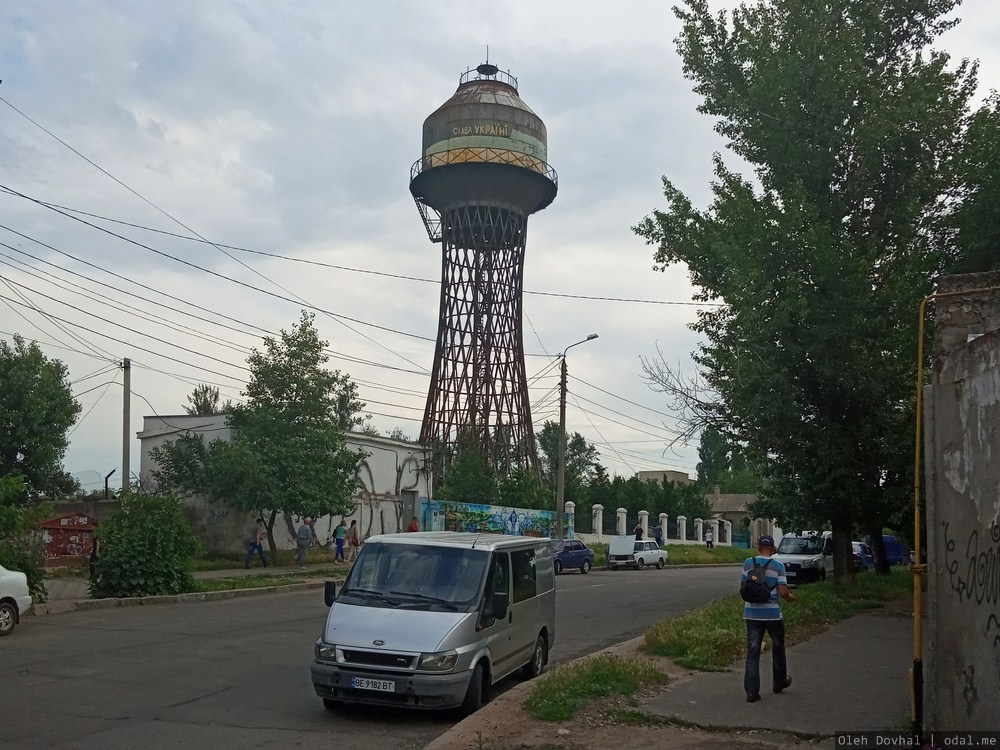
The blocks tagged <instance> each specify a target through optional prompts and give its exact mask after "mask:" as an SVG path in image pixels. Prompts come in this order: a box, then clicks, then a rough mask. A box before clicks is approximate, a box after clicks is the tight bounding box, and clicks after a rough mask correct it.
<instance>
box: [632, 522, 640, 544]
mask: <svg viewBox="0 0 1000 750" xmlns="http://www.w3.org/2000/svg"><path fill="white" fill-rule="evenodd" d="M632 534H633V535H634V536H635V538H636V541H641V540H642V524H641V523H637V524H636V525H635V528H634V529H632Z"/></svg>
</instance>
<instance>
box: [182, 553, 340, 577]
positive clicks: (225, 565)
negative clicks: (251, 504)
mask: <svg viewBox="0 0 1000 750" xmlns="http://www.w3.org/2000/svg"><path fill="white" fill-rule="evenodd" d="M264 554H265V555H267V559H268V561H269V562H270V561H271V559H272V557H273V556H272V555H271V552H270V550H266V549H265V550H264ZM334 554H335V553H334V552H333V551H330V550H322V549H311V550H309V557H308V561H309V562H310V563H332V562H333V556H334ZM243 559H244V558H243V555H236V554H234V555H214V556H212V557H200V558H198V559H197V560H193V561H192V562H191V566H190V570H191V571H192V572H198V571H202V570H231V569H233V568H242V567H243ZM254 559H255V560H256V561H257V562H259V561H260V558H258V557H256V556H255V558H254ZM276 563H277V565H292V564H294V563H295V550H293V549H279V550H278V554H277V559H276Z"/></svg>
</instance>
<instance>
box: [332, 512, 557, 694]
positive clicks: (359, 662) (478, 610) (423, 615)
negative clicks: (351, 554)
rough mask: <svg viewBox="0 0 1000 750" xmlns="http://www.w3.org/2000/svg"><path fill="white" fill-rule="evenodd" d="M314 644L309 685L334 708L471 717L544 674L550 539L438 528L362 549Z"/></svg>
mask: <svg viewBox="0 0 1000 750" xmlns="http://www.w3.org/2000/svg"><path fill="white" fill-rule="evenodd" d="M325 599H326V603H327V605H328V606H329V607H330V611H329V614H328V615H327V619H326V626H325V628H324V630H323V635H322V637H321V638H320V639H319V640H318V641H317V642H316V647H315V654H314V660H313V663H312V681H313V688H314V689H315V691H316V694H317V695H318V696H319V697H320V698H322V699H323V705H324V706H326V707H327V708H328V709H336V708H337V707H338V706H339V705H340V704H341V703H368V704H377V705H392V706H407V707H411V708H455V707H461V708H462V710H463V712H464V713H467V714H468V713H472V712H474V711H476V710H477V709H478V708H479V707H480V706H481V705H482V704H483V703H484V702H485V701H487V700H489V698H490V695H491V689H492V686H493V685H494V684H496V683H497V682H498V681H500V680H502V679H503V678H504V677H506V676H508V675H510V674H511V673H513V672H515V671H517V670H521V673H522V675H523V676H524V677H525V678H526V679H530V678H532V677H535V676H537V675H539V674H541V672H542V671H543V670H544V669H545V665H546V663H547V662H548V655H549V652H550V651H551V649H552V646H553V644H554V642H555V571H554V568H553V563H552V552H551V544H550V540H549V539H547V538H536V537H516V536H502V535H490V534H475V533H456V532H448V531H431V532H417V533H408V534H385V535H381V536H374V537H371V538H369V539H367V540H366V541H365V544H364V547H362V549H361V554H360V555H359V556H358V559H357V561H356V562H355V563H354V565H353V566H352V568H351V571H350V573H348V575H347V579H346V580H345V581H344V584H343V586H342V587H341V588H340V590H339V591H336V588H335V585H334V584H333V583H332V582H328V583H327V584H326V591H325Z"/></svg>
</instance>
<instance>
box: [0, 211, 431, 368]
mask: <svg viewBox="0 0 1000 750" xmlns="http://www.w3.org/2000/svg"><path fill="white" fill-rule="evenodd" d="M0 228H3V229H7V227H4V226H3V225H2V224H0ZM8 231H11V232H13V233H14V234H16V235H18V236H19V237H23V238H25V239H27V240H28V241H30V242H33V243H35V244H37V245H39V246H41V247H44V248H46V249H47V250H52V251H53V252H55V253H58V254H59V255H62V256H65V257H67V258H69V259H70V260H73V261H75V262H77V263H81V264H83V265H86V266H88V267H90V268H94V269H95V270H98V271H101V272H102V273H106V274H108V275H110V276H113V277H115V278H118V279H121V280H122V281H125V282H127V283H129V284H133V285H135V286H137V287H139V288H140V289H144V290H146V291H149V292H152V293H154V294H158V295H160V296H162V297H166V298H167V299H169V300H172V301H175V302H180V303H181V304H184V305H187V306H188V307H191V308H193V309H195V310H200V311H201V312H205V313H209V314H210V315H215V316H218V317H220V318H223V319H225V320H230V321H233V322H235V323H241V324H243V325H245V326H247V327H249V328H254V329H256V330H257V331H260V332H261V333H263V334H267V335H269V336H279V335H280V334H278V333H276V332H274V331H270V330H268V329H267V328H262V327H261V326H257V325H254V324H253V323H248V322H245V321H242V320H240V319H239V318H235V317H232V316H230V315H226V314H225V313H221V312H218V311H216V310H212V309H210V308H208V307H204V306H202V305H199V304H196V303H194V302H190V301H188V300H185V299H183V298H181V297H175V296H172V295H168V294H166V293H165V292H161V291H160V290H159V289H155V288H153V287H151V286H149V285H147V284H143V283H141V282H139V281H135V280H134V279H131V278H129V277H127V276H123V275H122V274H119V273H116V272H115V271H111V270H108V269H107V268H104V267H103V266H100V265H97V264H96V263H91V262H90V261H88V260H84V259H83V258H80V257H78V256H76V255H73V254H72V253H68V252H66V251H64V250H60V249H59V248H57V247H55V246H53V245H49V244H48V243H45V242H42V241H41V240H39V239H36V238H34V237H30V236H29V235H25V234H22V233H20V232H14V231H13V230H10V229H8ZM0 246H3V247H6V248H7V249H9V250H13V251H14V252H16V253H19V254H21V255H25V256H27V257H29V258H31V259H32V260H35V261H37V262H39V263H42V264H44V265H47V266H51V267H53V268H57V269H59V270H60V271H63V272H65V273H68V274H71V275H72V276H76V277H78V278H81V279H85V280H87V281H89V282H91V283H92V284H98V285H100V286H102V287H103V288H109V289H114V290H115V291H118V292H121V293H122V294H128V295H130V296H134V297H136V298H138V299H141V300H143V301H145V302H149V303H150V304H152V305H156V306H157V307H161V308H164V309H167V310H172V311H173V312H176V313H179V314H181V315H186V316H188V317H191V318H195V319H196V320H200V321H203V322H205V323H210V324H211V325H216V326H219V327H221V328H226V329H228V330H231V331H235V332H237V333H241V334H243V335H245V336H252V337H254V338H259V337H260V335H259V334H256V333H249V332H247V331H244V330H241V329H239V328H235V327H233V326H230V325H226V324H225V323H219V322H218V321H214V320H207V319H205V318H203V317H201V316H199V315H195V314H194V313H190V312H187V311H186V310H181V309H179V308H176V307H173V306H171V305H169V304H166V303H163V302H156V301H154V300H151V299H149V298H148V297H143V296H141V295H137V294H134V293H133V292H129V291H126V290H125V289H122V288H121V287H116V286H114V285H111V284H105V283H104V282H101V281H98V280H96V279H94V278H91V277H90V276H87V275H85V274H81V273H78V272H76V271H71V270H69V269H67V268H63V267H62V266H59V265H57V264H55V263H52V262H50V261H47V260H45V259H44V258H39V257H38V256H37V255H33V254H32V253H29V252H27V251H26V250H21V249H20V248H17V247H14V246H12V245H8V244H7V243H5V242H0ZM4 257H6V258H10V256H9V255H6V254H4ZM12 260H13V259H12ZM18 262H20V261H18ZM24 265H26V264H24ZM29 267H30V266H29ZM35 270H37V271H39V272H41V273H46V272H44V271H41V270H40V269H35ZM56 278H58V277H56ZM62 281H65V280H64V279H63V280H62ZM65 283H67V284H71V283H72V282H68V281H65ZM74 286H78V287H79V285H74ZM79 288H81V289H85V287H79ZM88 292H89V290H88ZM93 294H95V295H96V294H97V293H96V292H93ZM323 351H324V352H325V353H327V354H330V355H331V356H333V357H335V358H337V359H343V360H344V361H347V362H354V363H356V364H361V365H367V366H370V367H377V368H379V369H386V370H392V371H395V372H405V373H409V374H413V375H425V374H426V372H425V371H418V370H408V369H406V368H402V367H396V366H395V365H387V364H384V363H382V362H375V361H372V360H366V359H363V358H360V357H355V356H353V355H350V354H346V353H344V352H339V351H337V350H336V349H329V348H327V349H324V350H323Z"/></svg>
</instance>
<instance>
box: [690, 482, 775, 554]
mask: <svg viewBox="0 0 1000 750" xmlns="http://www.w3.org/2000/svg"><path fill="white" fill-rule="evenodd" d="M705 499H706V500H708V507H709V508H710V509H711V511H712V518H715V519H721V520H723V521H729V522H730V523H731V524H732V525H733V536H734V537H735V536H736V535H737V531H738V530H742V529H746V528H748V529H749V532H750V538H749V540H748V541H749V543H750V545H751V546H755V545H756V543H757V540H758V539H759V538H760V537H761V536H762V535H763V534H768V535H769V536H773V537H774V538H775V539H780V538H781V536H782V533H783V532H782V531H781V529H779V528H778V527H777V526H775V525H774V521H771V520H768V519H763V518H750V506H751V505H752V504H753V502H754V500H756V499H757V495H755V494H752V493H749V494H742V493H741V494H736V493H722V492H719V488H718V487H716V488H715V491H714V492H712V493H711V494H709V495H706V496H705Z"/></svg>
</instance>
